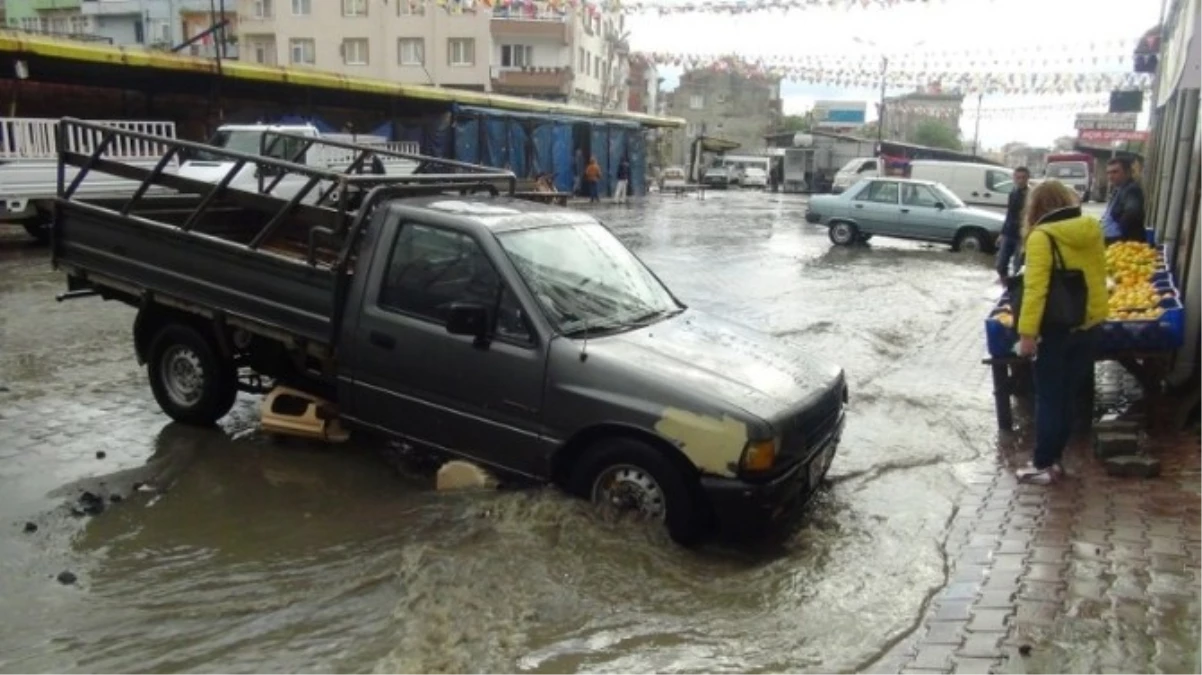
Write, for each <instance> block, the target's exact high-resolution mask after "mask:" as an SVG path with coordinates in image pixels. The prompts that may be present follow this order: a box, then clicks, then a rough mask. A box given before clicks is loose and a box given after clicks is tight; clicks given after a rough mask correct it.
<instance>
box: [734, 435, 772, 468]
mask: <svg viewBox="0 0 1202 675" xmlns="http://www.w3.org/2000/svg"><path fill="white" fill-rule="evenodd" d="M775 463H776V440H775V439H771V440H767V441H749V442H748V443H747V447H745V448H743V459H742V460H741V461H740V464H741V465H742V468H743V470H744V471H753V472H763V471H768V470H770V469H771V468H772V465H773V464H775Z"/></svg>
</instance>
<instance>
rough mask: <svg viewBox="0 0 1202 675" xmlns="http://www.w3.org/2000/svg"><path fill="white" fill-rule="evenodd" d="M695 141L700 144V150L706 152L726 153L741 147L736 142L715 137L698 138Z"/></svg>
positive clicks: (740, 144)
mask: <svg viewBox="0 0 1202 675" xmlns="http://www.w3.org/2000/svg"><path fill="white" fill-rule="evenodd" d="M697 140H698V141H700V142H701V149H702V150H705V151H706V152H727V151H729V150H734V149H735V148H738V147H740V146H742V145H743V144H742V143H739V142H737V141H732V140H730V139H727V138H718V137H717V136H698V137H697Z"/></svg>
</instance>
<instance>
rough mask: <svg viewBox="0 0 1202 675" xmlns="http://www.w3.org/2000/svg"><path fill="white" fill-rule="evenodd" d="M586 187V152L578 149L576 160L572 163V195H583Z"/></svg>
mask: <svg viewBox="0 0 1202 675" xmlns="http://www.w3.org/2000/svg"><path fill="white" fill-rule="evenodd" d="M583 185H584V151H583V150H581V149H580V148H576V158H575V160H574V161H573V162H572V194H574V195H579V194H581V192H580V188H581V187H583Z"/></svg>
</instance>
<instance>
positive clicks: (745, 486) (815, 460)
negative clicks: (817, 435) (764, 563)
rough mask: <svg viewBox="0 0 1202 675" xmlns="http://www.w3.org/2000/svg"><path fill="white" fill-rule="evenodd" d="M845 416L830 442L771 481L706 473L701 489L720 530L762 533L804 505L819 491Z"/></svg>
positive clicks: (840, 436)
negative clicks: (757, 480) (751, 480)
mask: <svg viewBox="0 0 1202 675" xmlns="http://www.w3.org/2000/svg"><path fill="white" fill-rule="evenodd" d="M845 419H846V414H845V413H843V412H840V414H839V421H838V422H837V423H836V425H835V428H834V430H833V431H832V432H831V433H830V434H829V435H828V436H827V439H826V442H824V443H823V444H822V445H820V446H819V447H818V448H817V450H815V451H814V452H812V453H811V454H810V457H809V458H808V459H807V460H806V461H802V462H797V463H796V464H795V465H794V466H792V467H791V468H790V469H789V470H788V471H786V472H785V473H783V474H781V475H779V476H777V477H775V478H773V479H771V480H769V481H767V482H763V483H759V482H755V483H753V482H750V481H746V480H743V479H740V478H721V477H718V476H702V478H701V490H702V492H704V493H705V496H706V497H707V498H708V499H709V502H710V507H711V508H712V509H713V513H714V517H715V518H716V519H717V522H718V528H719V530H721V531H722V532H723V533H724V534H728V535H739V536H743V535H754V534H760V533H763V532H764V531H765V530H768V529H770V528H771V527H772V526H773V525H775V524H777V523H779V522H780V521H781V520H783V519H784V518H785V517H786V516H788V515H790V514H791V513H793V512H795V511H796V510H798V509H801V508H802V507H804V506H805V505H806V504H807V503H808V502H809V501H810V499H811V498H813V496H814V495H815V494H816V493H817V491H818V488H819V487H820V486H821V484H822V478H823V477H824V476H826V472H827V471H828V470H829V469H830V467H831V461H832V460H834V458H835V450H836V449H837V448H838V446H839V440H840V439H841V438H842V436H843V425H844V421H845Z"/></svg>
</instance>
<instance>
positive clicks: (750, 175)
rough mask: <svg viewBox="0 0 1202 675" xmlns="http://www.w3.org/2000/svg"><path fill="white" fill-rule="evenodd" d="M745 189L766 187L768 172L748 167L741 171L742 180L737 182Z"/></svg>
mask: <svg viewBox="0 0 1202 675" xmlns="http://www.w3.org/2000/svg"><path fill="white" fill-rule="evenodd" d="M739 184H740V185H742V186H743V187H745V188H749V187H753V188H760V189H763V188H766V187H768V172H767V171H764V170H763V169H760V168H756V167H748V168H746V169H744V170H743V179H742V180H741V181H740V182H739Z"/></svg>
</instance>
